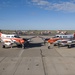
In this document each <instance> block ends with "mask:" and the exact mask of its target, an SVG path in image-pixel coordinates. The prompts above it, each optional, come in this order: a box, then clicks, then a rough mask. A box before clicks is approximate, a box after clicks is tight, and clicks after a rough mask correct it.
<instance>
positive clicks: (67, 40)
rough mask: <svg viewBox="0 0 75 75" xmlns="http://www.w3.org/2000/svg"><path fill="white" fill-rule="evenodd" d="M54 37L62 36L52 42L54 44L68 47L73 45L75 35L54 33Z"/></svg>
mask: <svg viewBox="0 0 75 75" xmlns="http://www.w3.org/2000/svg"><path fill="white" fill-rule="evenodd" d="M56 37H59V38H62V39H59V40H57V41H56V42H54V46H56V45H58V46H67V47H68V48H70V47H72V45H75V36H74V34H68V35H56Z"/></svg>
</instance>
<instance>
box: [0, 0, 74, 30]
mask: <svg viewBox="0 0 75 75" xmlns="http://www.w3.org/2000/svg"><path fill="white" fill-rule="evenodd" d="M0 29H2V30H4V29H5V30H75V0H0Z"/></svg>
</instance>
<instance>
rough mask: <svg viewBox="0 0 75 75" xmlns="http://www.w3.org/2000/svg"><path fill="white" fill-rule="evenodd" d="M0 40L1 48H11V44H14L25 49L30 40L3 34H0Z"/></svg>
mask: <svg viewBox="0 0 75 75" xmlns="http://www.w3.org/2000/svg"><path fill="white" fill-rule="evenodd" d="M32 38H33V37H32ZM0 39H1V42H2V46H3V48H5V46H10V47H11V48H12V45H13V44H16V45H17V46H22V47H24V48H25V45H26V44H27V45H28V44H29V42H30V39H31V38H29V39H27V38H21V37H19V36H18V35H16V34H3V33H1V32H0Z"/></svg>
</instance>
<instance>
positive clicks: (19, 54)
mask: <svg viewBox="0 0 75 75" xmlns="http://www.w3.org/2000/svg"><path fill="white" fill-rule="evenodd" d="M23 52H24V49H22V50H21V52H20V53H19V57H21V55H22V53H23Z"/></svg>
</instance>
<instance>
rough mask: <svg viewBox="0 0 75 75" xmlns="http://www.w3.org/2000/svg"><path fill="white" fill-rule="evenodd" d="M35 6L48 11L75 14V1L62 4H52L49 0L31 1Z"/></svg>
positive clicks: (68, 0) (61, 2) (71, 0)
mask: <svg viewBox="0 0 75 75" xmlns="http://www.w3.org/2000/svg"><path fill="white" fill-rule="evenodd" d="M31 3H32V4H33V5H37V6H39V7H42V8H44V9H46V10H55V11H67V12H75V0H67V1H64V2H63V0H62V1H60V2H50V1H48V0H31Z"/></svg>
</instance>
